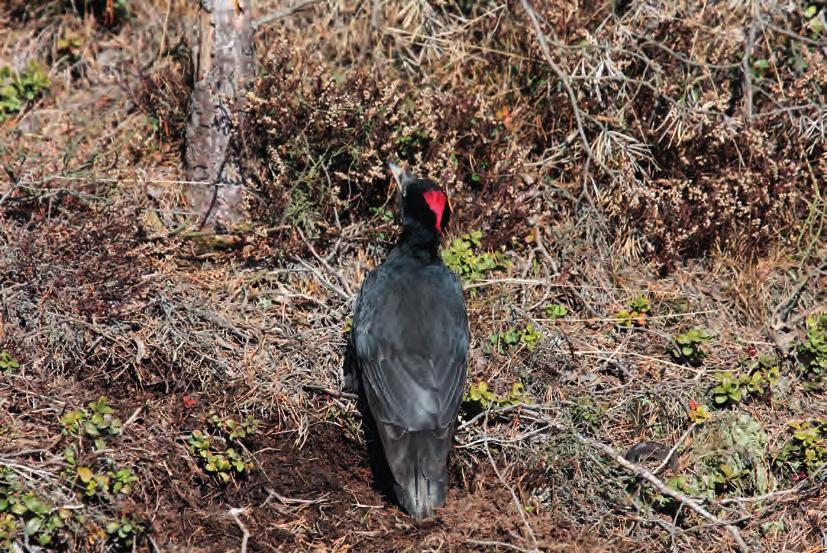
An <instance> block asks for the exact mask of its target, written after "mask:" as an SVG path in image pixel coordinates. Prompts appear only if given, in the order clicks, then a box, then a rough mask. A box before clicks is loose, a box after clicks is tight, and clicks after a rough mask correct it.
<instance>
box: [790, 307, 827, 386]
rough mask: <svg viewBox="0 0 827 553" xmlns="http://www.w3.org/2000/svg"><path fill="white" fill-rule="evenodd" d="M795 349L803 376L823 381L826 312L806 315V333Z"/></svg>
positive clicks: (826, 371)
mask: <svg viewBox="0 0 827 553" xmlns="http://www.w3.org/2000/svg"><path fill="white" fill-rule="evenodd" d="M797 350H798V359H799V361H800V363H801V367H802V370H803V374H804V377H805V378H806V379H808V380H811V381H815V382H816V383H823V381H824V380H825V375H827V313H823V314H821V315H819V316H816V315H813V316H810V317H807V333H806V335H805V336H804V340H803V341H802V342H801V343H800V344H798V348H797Z"/></svg>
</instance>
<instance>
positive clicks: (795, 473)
mask: <svg viewBox="0 0 827 553" xmlns="http://www.w3.org/2000/svg"><path fill="white" fill-rule="evenodd" d="M788 426H789V427H790V429H791V430H792V431H793V435H792V437H791V438H790V439H789V440H788V441H787V443H785V444H784V447H782V448H781V451H780V452H779V454H778V456H777V457H776V459H775V465H776V466H777V467H779V468H780V469H781V470H782V472H784V473H789V474H791V475H792V477H793V479H794V480H799V479H801V478H804V477H806V476H807V475H809V474H812V472H813V471H815V470H816V469H818V468H819V467H820V466H821V465H823V464H824V463H825V462H827V419H812V420H805V421H795V422H790V423H788Z"/></svg>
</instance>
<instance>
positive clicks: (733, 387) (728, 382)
mask: <svg viewBox="0 0 827 553" xmlns="http://www.w3.org/2000/svg"><path fill="white" fill-rule="evenodd" d="M715 378H716V379H717V380H718V385H717V386H715V387H714V388H712V399H713V400H715V403H716V404H717V405H728V404H736V403H740V402H741V398H743V397H744V391H743V390H742V389H741V379H740V378H738V377H736V376H733V374H732V373H731V372H729V371H727V372H725V373H722V374H719V375H715Z"/></svg>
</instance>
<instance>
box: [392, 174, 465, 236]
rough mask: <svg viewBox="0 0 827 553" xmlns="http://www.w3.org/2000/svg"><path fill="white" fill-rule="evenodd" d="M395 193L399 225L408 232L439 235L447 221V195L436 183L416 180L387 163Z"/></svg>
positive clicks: (448, 209)
mask: <svg viewBox="0 0 827 553" xmlns="http://www.w3.org/2000/svg"><path fill="white" fill-rule="evenodd" d="M388 165H389V166H390V169H391V172H392V173H393V178H394V180H396V185H397V188H398V190H399V206H400V211H401V213H402V226H404V227H405V228H406V229H408V230H411V231H420V232H422V231H424V232H431V233H432V232H436V236H437V237H438V236H439V235H441V234H442V231H444V230H445V227H447V226H448V222H449V221H450V220H451V204H450V202H449V201H448V195H447V194H446V193H445V191H444V190H443V189H442V188H441V187H440V186H439V185H437V184H436V183H434V182H433V181H431V180H428V179H422V178H417V177H415V176H414V175H413V174H411V173H410V172H409V171H408V170H406V169H403V168H402V167H400V166H399V165H397V164H395V163H389V164H388Z"/></svg>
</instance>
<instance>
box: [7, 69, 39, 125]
mask: <svg viewBox="0 0 827 553" xmlns="http://www.w3.org/2000/svg"><path fill="white" fill-rule="evenodd" d="M50 85H51V82H50V81H49V77H48V75H47V74H46V68H45V67H44V66H43V64H41V63H40V62H38V61H34V60H32V61H30V62H29V64H28V65H27V66H26V68H25V69H24V70H23V71H21V72H19V73H18V72H16V71H14V69H12V68H11V67H8V66H6V67H0V121H2V120H3V119H5V118H6V117H9V116H10V115H14V114H15V113H18V112H20V111H21V110H23V108H24V107H25V106H26V104H27V103H29V102H31V101H33V100H35V99H37V98H38V97H40V96H41V95H42V94H43V93H44V92H45V91H46V90H47V89H48V88H49V86H50Z"/></svg>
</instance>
